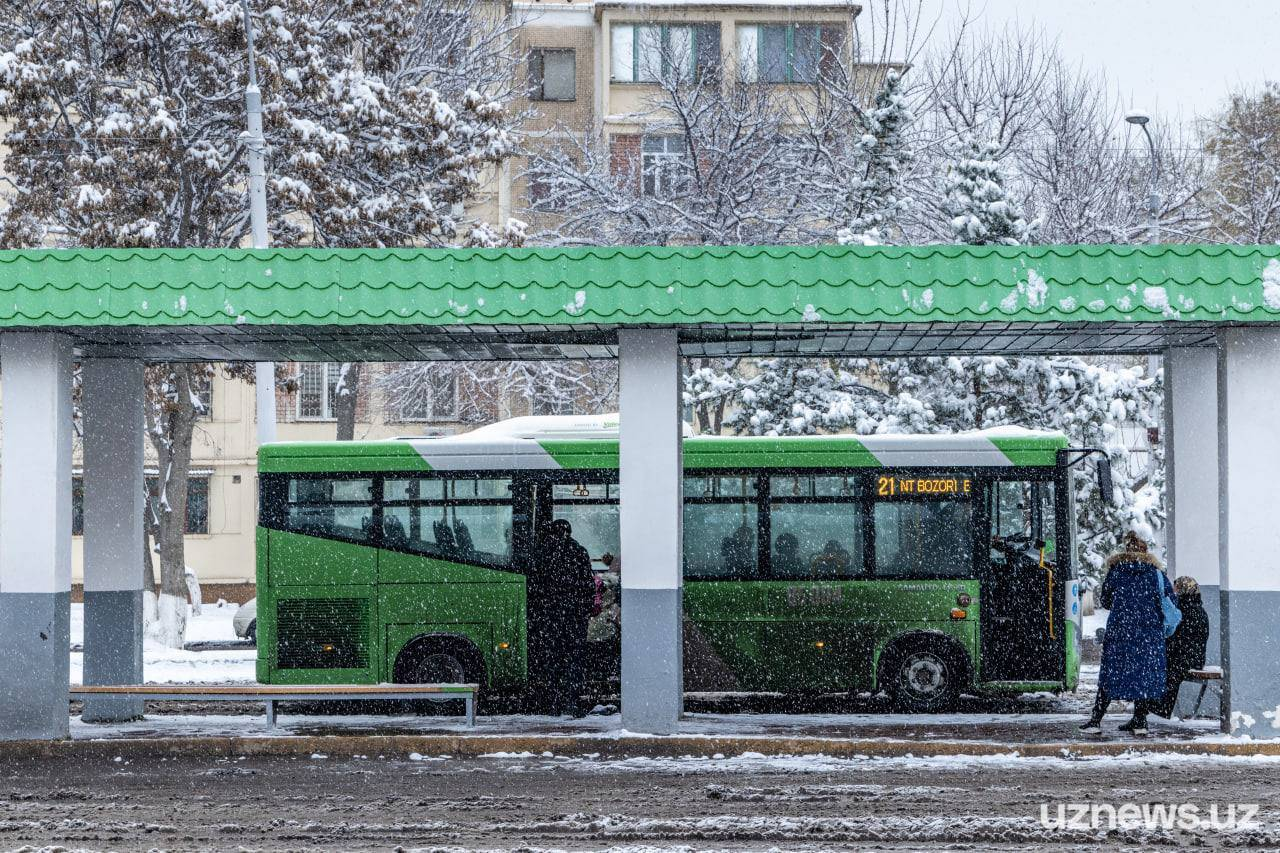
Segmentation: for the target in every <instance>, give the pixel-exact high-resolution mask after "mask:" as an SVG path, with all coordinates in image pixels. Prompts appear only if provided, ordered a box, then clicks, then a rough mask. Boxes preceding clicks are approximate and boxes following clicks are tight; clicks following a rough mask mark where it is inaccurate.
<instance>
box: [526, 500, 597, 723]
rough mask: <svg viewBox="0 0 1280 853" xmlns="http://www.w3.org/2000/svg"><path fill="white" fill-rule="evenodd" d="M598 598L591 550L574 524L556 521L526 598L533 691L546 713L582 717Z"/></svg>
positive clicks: (545, 534) (541, 547) (542, 543)
mask: <svg viewBox="0 0 1280 853" xmlns="http://www.w3.org/2000/svg"><path fill="white" fill-rule="evenodd" d="M595 594H596V586H595V575H594V574H593V573H592V571H591V557H590V555H589V554H588V553H587V549H586V548H583V547H582V545H580V544H579V543H578V541H577V540H575V539H574V538H573V528H572V526H571V525H570V524H569V522H568V521H566V520H565V519H562V518H557V519H555V520H553V521H551V522H550V523H549V524H547V526H546V527H545V528H544V529H543V531H542V535H541V536H540V537H539V541H538V547H537V552H536V554H535V557H534V562H533V566H532V567H531V569H530V572H529V575H528V577H527V579H526V596H525V597H526V617H527V618H526V624H527V626H528V627H527V634H528V637H529V685H530V688H531V692H532V697H533V700H534V706H535V710H536V711H538V712H540V713H546V714H554V715H560V714H574V715H578V714H579V713H580V709H579V707H578V702H579V699H580V697H581V695H582V689H583V686H584V679H585V673H584V671H583V669H582V663H583V658H584V657H585V655H586V644H587V624H588V622H590V621H591V612H592V609H593V607H594V604H595Z"/></svg>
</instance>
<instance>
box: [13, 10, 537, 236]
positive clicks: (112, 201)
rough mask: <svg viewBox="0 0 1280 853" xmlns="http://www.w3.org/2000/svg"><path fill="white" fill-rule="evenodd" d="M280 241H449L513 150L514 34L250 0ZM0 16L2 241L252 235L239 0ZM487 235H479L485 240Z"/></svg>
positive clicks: (463, 13) (449, 20) (476, 15)
mask: <svg viewBox="0 0 1280 853" xmlns="http://www.w3.org/2000/svg"><path fill="white" fill-rule="evenodd" d="M252 5H253V7H254V8H253V9H252V18H253V23H254V27H255V30H256V34H257V38H256V47H257V50H258V57H257V58H258V66H259V67H258V74H259V78H260V81H261V87H262V90H263V121H264V128H265V133H266V138H267V144H268V165H269V173H268V180H269V186H270V191H271V201H272V204H271V206H270V210H271V214H272V222H271V231H272V238H273V242H274V243H276V244H277V245H296V244H300V243H308V244H312V245H328V246H390V245H408V244H428V245H444V244H449V243H452V242H462V241H465V240H467V239H470V238H471V235H472V234H473V227H474V226H473V225H472V224H471V223H470V222H469V221H468V219H467V216H466V214H465V213H464V212H463V210H462V205H463V202H465V201H467V200H468V199H470V198H471V197H472V196H473V195H475V194H476V193H477V192H478V191H479V190H480V188H481V187H482V185H483V183H484V181H485V180H486V176H487V174H489V173H490V172H491V171H492V169H493V168H495V167H496V166H497V165H498V164H500V163H501V162H502V161H503V160H504V159H505V158H506V157H508V156H510V155H511V154H512V153H513V151H514V150H515V146H516V133H515V127H514V124H515V121H516V119H517V117H516V116H514V115H513V114H512V112H511V110H510V108H509V104H510V101H511V100H512V99H513V98H514V89H513V87H514V85H515V83H514V81H515V79H516V77H515V74H514V59H513V58H512V51H511V50H510V45H511V43H512V39H513V35H512V33H513V31H514V30H513V28H512V27H513V24H512V22H511V20H510V19H509V18H507V17H506V16H504V15H501V14H500V13H498V12H489V11H487V10H488V8H489V7H487V6H485V5H484V4H483V3H482V2H481V0H462V2H460V3H452V2H450V3H447V4H446V3H445V2H444V0H432V1H431V2H427V3H416V2H409V0H388V2H385V3H382V4H380V5H379V6H378V8H377V9H376V10H375V11H371V10H370V8H369V7H368V6H367V4H364V3H362V2H357V0H325V2H322V3H320V4H318V5H317V4H306V3H298V2H291V1H289V0H287V2H282V3H272V4H269V5H268V4H258V3H254V4H252ZM13 11H14V14H12V15H10V16H9V17H7V18H6V19H4V20H2V21H0V119H4V120H7V122H8V130H7V132H6V133H5V135H4V143H5V145H6V146H7V148H8V151H7V154H6V156H5V159H4V172H5V174H6V176H7V180H8V182H9V183H10V184H11V186H12V187H13V189H14V191H13V192H12V193H10V195H9V197H8V198H7V199H6V201H7V202H8V204H9V207H8V210H7V211H6V212H5V214H4V216H3V218H2V219H0V244H3V245H5V246H15V247H17V246H30V245H42V244H45V243H47V242H50V241H52V242H54V243H57V244H60V245H78V246H234V245H238V244H239V243H240V242H241V241H242V240H243V238H244V237H245V235H246V233H247V232H248V226H249V224H248V209H249V206H248V204H247V203H246V198H245V180H244V177H245V166H244V162H243V156H244V153H245V144H246V143H245V139H244V136H243V133H242V131H243V129H244V124H245V117H244V100H243V98H244V84H245V42H244V23H243V19H242V16H241V11H240V5H239V3H238V2H235V0H157V2H152V3H143V4H137V3H96V4H85V3H80V2H75V1H74V0H32V2H30V3H24V4H20V5H19V6H16V7H14V10H13ZM493 233H494V232H492V231H490V232H487V233H483V232H482V233H481V235H479V236H480V240H478V242H482V241H491V239H492V238H491V236H490V235H492V234H493Z"/></svg>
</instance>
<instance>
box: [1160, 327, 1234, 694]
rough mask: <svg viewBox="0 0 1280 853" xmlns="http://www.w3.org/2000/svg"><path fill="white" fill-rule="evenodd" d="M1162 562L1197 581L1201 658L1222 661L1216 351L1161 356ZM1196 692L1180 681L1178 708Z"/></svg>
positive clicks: (1178, 350) (1182, 349) (1187, 350)
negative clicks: (1203, 621)
mask: <svg viewBox="0 0 1280 853" xmlns="http://www.w3.org/2000/svg"><path fill="white" fill-rule="evenodd" d="M1164 371H1165V372H1164V381H1165V386H1164V387H1165V407H1164V422H1165V429H1164V432H1165V435H1164V441H1165V474H1166V479H1167V483H1168V486H1167V488H1166V503H1167V506H1168V521H1167V524H1166V530H1165V533H1166V543H1167V546H1166V547H1167V555H1168V559H1167V563H1168V567H1169V571H1170V573H1171V574H1172V576H1174V577H1177V576H1179V575H1188V576H1190V577H1193V578H1195V579H1196V582H1197V583H1199V584H1200V595H1201V598H1202V599H1203V601H1204V609H1205V613H1206V614H1208V617H1209V643H1208V647H1207V648H1206V656H1205V662H1206V663H1207V664H1209V665H1214V666H1217V665H1220V664H1221V663H1222V644H1221V641H1220V638H1221V635H1222V632H1221V619H1220V618H1219V617H1220V607H1221V606H1220V602H1219V592H1218V587H1219V584H1220V582H1221V580H1220V579H1221V573H1220V572H1219V569H1218V513H1217V506H1218V351H1217V349H1216V348H1213V347H1201V348H1193V347H1177V348H1173V349H1170V350H1168V351H1167V352H1166V353H1165V358H1164ZM1199 692H1200V687H1199V685H1197V684H1184V685H1183V687H1182V692H1181V694H1180V696H1179V699H1178V707H1177V708H1176V710H1175V713H1177V714H1180V715H1181V714H1189V713H1190V712H1191V709H1192V707H1193V706H1194V705H1195V702H1196V698H1197V696H1198V694H1199ZM1199 713H1200V714H1201V715H1208V716H1211V717H1213V716H1218V714H1219V704H1218V697H1217V696H1216V695H1215V694H1213V693H1212V692H1210V693H1206V695H1205V699H1204V703H1203V704H1202V705H1201V706H1200V712H1199Z"/></svg>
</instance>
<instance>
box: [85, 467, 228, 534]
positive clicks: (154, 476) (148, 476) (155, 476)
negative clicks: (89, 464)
mask: <svg viewBox="0 0 1280 853" xmlns="http://www.w3.org/2000/svg"><path fill="white" fill-rule="evenodd" d="M159 478H160V474H159V472H156V473H152V472H151V471H146V472H144V473H143V475H142V488H143V490H144V491H145V492H146V501H145V502H144V503H143V512H151V511H152V510H153V507H152V492H151V484H152V483H154V482H156V481H158V480H159ZM197 481H199V482H203V483H204V523H203V524H202V525H198V526H199V527H202V528H203V529H200V530H192V529H191V528H192V525H191V492H192V489H191V484H192V483H194V482H197ZM212 496H213V472H207V473H206V472H203V471H202V472H200V473H191V474H188V475H187V517H186V519H185V521H184V522H183V526H182V535H183V536H212V535H214V534H213V525H212V524H211V518H212V506H213V497H212ZM71 535H72V536H84V472H83V471H81V472H79V473H75V472H73V473H72V475H71Z"/></svg>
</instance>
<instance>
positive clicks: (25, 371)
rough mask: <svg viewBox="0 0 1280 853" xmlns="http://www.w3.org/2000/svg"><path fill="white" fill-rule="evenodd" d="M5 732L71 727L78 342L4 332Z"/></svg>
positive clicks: (1, 537)
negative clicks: (74, 349)
mask: <svg viewBox="0 0 1280 853" xmlns="http://www.w3.org/2000/svg"><path fill="white" fill-rule="evenodd" d="M0 366H2V368H3V380H2V381H3V382H4V405H3V407H0V408H2V410H3V411H2V414H0V429H3V442H2V443H0V739H6V740H23V739H34V738H41V739H52V738H63V737H66V736H67V735H68V733H69V732H68V730H69V720H70V716H69V714H68V713H67V687H68V685H69V682H70V674H69V669H70V665H71V637H70V618H71V343H70V341H69V340H68V339H67V338H65V337H63V336H61V335H55V334H50V333H43V332H41V333H35V332H5V333H4V334H0Z"/></svg>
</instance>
